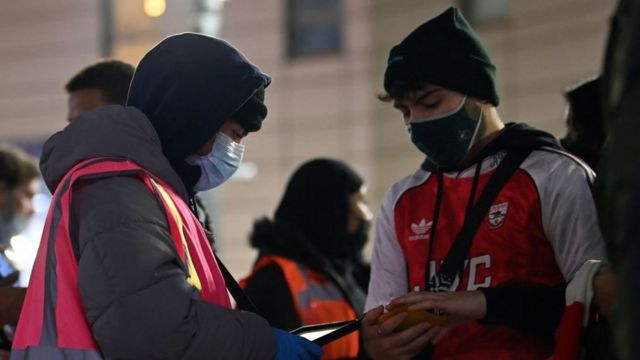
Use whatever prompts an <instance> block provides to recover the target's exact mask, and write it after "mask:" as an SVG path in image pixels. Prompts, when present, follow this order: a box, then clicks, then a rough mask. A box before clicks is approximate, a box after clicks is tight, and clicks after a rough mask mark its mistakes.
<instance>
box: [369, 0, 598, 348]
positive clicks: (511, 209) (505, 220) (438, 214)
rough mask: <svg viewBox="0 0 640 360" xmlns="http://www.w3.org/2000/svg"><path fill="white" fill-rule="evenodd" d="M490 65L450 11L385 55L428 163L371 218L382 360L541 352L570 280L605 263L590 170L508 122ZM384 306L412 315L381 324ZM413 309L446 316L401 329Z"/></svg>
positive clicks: (373, 303)
mask: <svg viewBox="0 0 640 360" xmlns="http://www.w3.org/2000/svg"><path fill="white" fill-rule="evenodd" d="M495 72H496V68H495V66H494V65H493V63H492V62H491V59H490V57H489V55H488V52H487V50H486V49H485V47H484V45H483V44H482V43H481V41H480V39H479V38H478V36H477V34H476V33H475V31H474V30H473V29H472V28H471V26H470V25H469V23H468V22H467V21H466V19H465V18H464V17H463V15H462V14H461V13H460V12H459V11H458V10H457V9H455V8H449V9H448V10H446V11H445V12H443V13H442V14H440V15H438V16H437V17H435V18H433V19H431V20H429V21H427V22H425V23H424V24H422V25H420V26H419V27H418V28H417V29H415V30H414V31H413V32H412V33H410V34H409V35H408V36H407V37H406V38H405V39H404V40H402V41H401V42H400V43H399V44H398V45H396V46H394V47H393V48H392V49H391V51H390V53H389V57H388V62H387V68H386V71H385V76H384V88H385V91H386V93H385V94H383V95H382V96H381V97H380V98H381V100H383V101H388V102H392V103H393V106H394V107H395V108H396V109H397V110H398V111H399V112H400V113H401V114H402V117H403V120H404V125H405V126H406V127H407V130H408V131H409V133H410V139H411V142H412V143H413V144H414V145H415V146H416V147H417V149H418V150H420V151H421V152H422V153H423V154H424V155H425V156H426V159H425V161H424V162H423V164H422V166H421V167H420V169H418V170H417V171H416V172H415V173H414V174H413V175H411V176H408V177H406V178H404V179H403V180H401V181H399V182H397V183H396V184H394V185H393V186H392V187H391V189H390V190H389V191H388V193H387V195H386V196H385V198H384V201H383V205H382V208H381V211H380V216H379V218H378V221H377V224H376V226H377V228H376V230H377V231H376V235H377V237H376V242H375V244H374V251H373V256H372V263H371V282H370V285H369V293H368V297H367V305H366V309H368V310H370V311H368V313H367V315H366V316H365V318H364V320H363V325H362V329H361V332H362V336H363V339H364V344H365V348H366V351H367V353H368V355H369V356H371V357H372V358H374V359H390V358H398V359H409V358H412V357H413V356H415V355H418V354H421V356H422V357H423V358H435V359H450V358H455V359H498V358H505V359H506V358H509V359H511V358H519V359H544V358H546V357H548V356H550V355H551V354H552V353H553V337H554V333H555V329H556V327H557V325H558V323H559V321H560V317H561V314H562V313H563V310H564V306H565V301H564V291H565V284H566V283H567V282H569V281H571V280H572V279H573V277H574V275H575V274H576V273H577V272H578V271H579V269H582V266H583V265H584V264H585V263H587V261H588V260H590V259H596V260H603V259H605V258H606V249H605V246H604V242H603V240H602V236H601V234H600V230H599V228H598V223H597V218H596V211H595V206H594V203H593V198H592V196H591V191H590V180H591V177H592V171H591V170H590V169H589V168H588V167H586V166H584V165H583V164H582V162H579V161H576V160H574V159H573V157H571V156H569V155H568V154H566V153H564V152H563V151H562V150H561V149H560V146H559V144H558V142H557V141H556V140H555V138H553V136H551V135H550V134H547V133H545V132H542V131H540V130H537V129H534V128H531V127H530V126H528V125H526V124H514V123H511V124H504V123H503V122H502V120H501V119H500V117H499V114H498V112H497V109H496V107H497V106H498V105H499V103H500V99H499V95H498V91H497V86H496V79H495ZM496 179H500V180H501V181H496ZM381 305H383V306H381ZM384 306H386V308H387V309H391V310H397V309H400V310H403V311H400V312H399V313H398V314H396V315H394V316H391V317H390V318H388V320H386V321H385V322H383V323H380V322H379V321H380V320H381V316H382V314H383V311H384ZM407 307H408V308H409V310H415V311H430V312H433V313H435V314H440V315H444V316H445V318H440V319H441V320H442V321H443V322H442V323H439V324H435V323H434V324H433V325H432V324H430V323H429V322H421V323H419V324H417V325H415V324H414V325H413V326H409V327H407V328H402V329H399V326H400V324H401V323H403V322H404V320H405V319H406V318H407V316H408V314H407V310H406V308H407ZM433 316H434V315H432V317H433ZM434 344H435V345H434ZM432 345H433V346H432Z"/></svg>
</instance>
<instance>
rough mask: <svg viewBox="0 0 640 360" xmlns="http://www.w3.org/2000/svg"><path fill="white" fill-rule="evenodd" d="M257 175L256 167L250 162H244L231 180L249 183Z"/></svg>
mask: <svg viewBox="0 0 640 360" xmlns="http://www.w3.org/2000/svg"><path fill="white" fill-rule="evenodd" d="M256 175H258V167H257V166H256V164H254V163H252V162H245V163H242V164H241V165H240V167H239V168H238V170H237V171H236V173H235V174H233V177H232V179H233V180H238V181H251V180H253V179H254V178H255V177H256Z"/></svg>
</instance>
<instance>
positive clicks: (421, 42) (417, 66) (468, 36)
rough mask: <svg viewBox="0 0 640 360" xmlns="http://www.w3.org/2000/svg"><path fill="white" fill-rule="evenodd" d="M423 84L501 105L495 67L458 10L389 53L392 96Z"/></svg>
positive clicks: (388, 79) (387, 81)
mask: <svg viewBox="0 0 640 360" xmlns="http://www.w3.org/2000/svg"><path fill="white" fill-rule="evenodd" d="M422 82H426V83H431V84H434V85H439V86H442V87H444V88H447V89H450V90H455V91H458V92H460V93H463V94H465V95H469V96H473V97H477V98H479V99H483V100H487V101H489V102H491V103H492V104H493V105H495V106H497V105H498V104H499V103H500V99H499V96H498V91H497V89H496V67H495V66H494V65H493V64H492V62H491V59H490V58H489V54H488V52H487V50H486V49H485V47H484V46H483V45H482V43H481V42H480V39H479V38H478V36H477V35H476V33H475V31H474V30H473V28H471V25H469V23H468V22H467V20H466V19H465V18H464V16H462V13H460V11H459V10H458V9H457V8H455V7H450V8H449V9H447V10H446V11H445V12H443V13H442V14H440V15H438V16H437V17H435V18H433V19H431V20H429V21H427V22H425V23H424V24H422V25H420V26H419V27H418V28H417V29H415V30H414V31H413V32H412V33H411V34H409V35H408V36H407V37H406V38H405V39H404V40H402V42H401V43H400V44H398V45H396V46H394V47H393V48H392V49H391V51H390V53H389V60H388V61H387V69H386V71H385V74H384V88H385V90H386V91H387V92H388V93H389V94H391V95H392V96H394V93H398V92H399V93H402V94H405V93H406V91H407V90H408V89H414V88H415V86H416V85H417V84H419V83H422ZM398 89H404V90H398Z"/></svg>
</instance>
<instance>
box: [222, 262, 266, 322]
mask: <svg viewBox="0 0 640 360" xmlns="http://www.w3.org/2000/svg"><path fill="white" fill-rule="evenodd" d="M214 255H215V257H216V261H217V262H218V267H219V268H220V272H221V273H222V277H223V278H224V282H225V284H226V285H227V289H228V290H229V292H230V293H231V296H232V297H233V299H234V300H235V301H236V304H237V305H238V307H239V308H241V309H243V310H247V311H250V312H252V313H255V314H258V315H260V311H258V307H257V306H256V304H254V303H253V301H251V299H250V298H249V296H248V295H247V293H245V292H244V290H242V287H240V284H238V282H237V281H236V279H234V278H233V275H231V273H230V272H229V270H228V269H227V267H226V266H224V264H223V263H222V261H220V258H219V257H218V255H216V254H215V253H214Z"/></svg>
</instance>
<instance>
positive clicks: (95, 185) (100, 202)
mask: <svg viewBox="0 0 640 360" xmlns="http://www.w3.org/2000/svg"><path fill="white" fill-rule="evenodd" d="M72 199H73V200H72V209H73V211H74V213H75V216H76V219H77V221H78V223H82V224H85V225H90V228H91V229H92V230H91V232H100V231H102V230H106V229H112V228H116V227H118V226H119V225H121V224H124V223H127V222H132V221H138V222H157V223H158V224H159V225H162V224H165V223H166V219H165V216H164V212H163V211H162V209H161V207H160V203H159V202H158V200H157V199H156V197H155V195H154V194H153V193H152V192H151V190H150V189H149V188H147V186H146V185H145V184H144V182H143V181H142V180H141V179H140V178H139V177H138V176H136V175H129V176H121V175H120V176H113V177H106V178H100V179H94V180H83V181H80V182H78V183H76V184H75V185H74V187H73V189H72Z"/></svg>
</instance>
